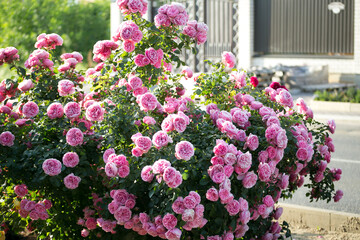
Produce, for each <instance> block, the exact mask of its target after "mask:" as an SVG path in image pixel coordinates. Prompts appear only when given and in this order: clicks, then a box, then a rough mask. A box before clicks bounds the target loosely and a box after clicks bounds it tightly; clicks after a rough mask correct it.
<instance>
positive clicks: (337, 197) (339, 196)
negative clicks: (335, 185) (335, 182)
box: [334, 190, 344, 202]
mask: <svg viewBox="0 0 360 240" xmlns="http://www.w3.org/2000/svg"><path fill="white" fill-rule="evenodd" d="M343 195H344V193H343V191H341V190H337V191H336V193H335V196H334V202H338V201H340V199H341V198H342V197H343Z"/></svg>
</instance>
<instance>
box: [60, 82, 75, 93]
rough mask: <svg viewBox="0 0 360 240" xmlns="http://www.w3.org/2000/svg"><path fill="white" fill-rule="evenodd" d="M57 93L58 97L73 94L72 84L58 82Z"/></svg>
mask: <svg viewBox="0 0 360 240" xmlns="http://www.w3.org/2000/svg"><path fill="white" fill-rule="evenodd" d="M58 92H59V95H60V96H67V95H70V94H73V93H74V92H75V87H74V83H73V82H72V81H69V80H67V79H64V80H61V81H59V83H58Z"/></svg>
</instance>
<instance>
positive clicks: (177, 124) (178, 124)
mask: <svg viewBox="0 0 360 240" xmlns="http://www.w3.org/2000/svg"><path fill="white" fill-rule="evenodd" d="M172 121H173V126H174V129H175V130H176V131H177V132H178V133H182V132H184V131H185V130H186V120H185V119H184V118H183V117H181V116H179V115H176V116H174V117H173V118H172Z"/></svg>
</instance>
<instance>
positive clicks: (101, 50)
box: [93, 40, 119, 62]
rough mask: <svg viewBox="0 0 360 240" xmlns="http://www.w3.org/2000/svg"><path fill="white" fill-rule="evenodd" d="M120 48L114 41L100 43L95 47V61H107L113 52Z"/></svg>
mask: <svg viewBox="0 0 360 240" xmlns="http://www.w3.org/2000/svg"><path fill="white" fill-rule="evenodd" d="M118 47H119V45H118V44H117V43H115V42H113V41H109V40H103V41H98V42H97V43H95V45H94V49H93V54H94V57H93V60H94V61H95V62H101V61H105V60H106V59H108V57H109V56H110V55H111V51H112V50H115V49H117V48H118Z"/></svg>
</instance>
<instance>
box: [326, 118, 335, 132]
mask: <svg viewBox="0 0 360 240" xmlns="http://www.w3.org/2000/svg"><path fill="white" fill-rule="evenodd" d="M328 127H329V131H330V132H331V133H332V134H334V133H335V129H336V124H335V121H334V120H329V121H328Z"/></svg>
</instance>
